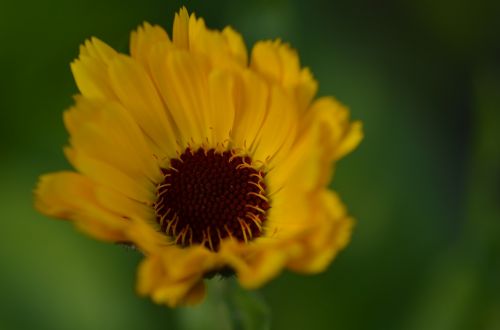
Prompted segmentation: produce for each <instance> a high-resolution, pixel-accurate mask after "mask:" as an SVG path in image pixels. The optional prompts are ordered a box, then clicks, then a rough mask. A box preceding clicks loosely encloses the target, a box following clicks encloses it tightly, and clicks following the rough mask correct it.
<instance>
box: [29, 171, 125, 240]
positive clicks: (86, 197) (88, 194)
mask: <svg viewBox="0 0 500 330" xmlns="http://www.w3.org/2000/svg"><path fill="white" fill-rule="evenodd" d="M95 189H96V186H95V185H94V184H93V183H92V182H91V181H90V180H89V179H88V178H86V177H84V176H82V175H80V174H77V173H73V172H58V173H52V174H47V175H44V176H42V177H40V181H39V183H38V185H37V187H36V189H35V207H36V209H37V210H38V211H40V212H41V213H43V214H45V215H48V216H51V217H56V218H61V219H70V220H73V221H75V224H76V225H77V227H79V228H80V229H82V230H84V231H86V232H87V233H89V234H90V235H92V236H94V237H96V238H98V239H102V240H108V241H123V240H126V236H125V234H124V232H125V230H126V226H127V225H128V223H127V221H126V220H125V219H124V218H123V217H122V216H121V215H119V214H116V213H112V212H110V211H109V210H108V209H106V205H103V204H101V203H100V202H99V201H98V200H97V198H96V196H95Z"/></svg>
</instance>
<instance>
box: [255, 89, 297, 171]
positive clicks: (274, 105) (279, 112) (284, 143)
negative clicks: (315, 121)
mask: <svg viewBox="0 0 500 330" xmlns="http://www.w3.org/2000/svg"><path fill="white" fill-rule="evenodd" d="M297 124H298V117H297V109H296V108H295V104H294V103H293V102H292V101H291V100H290V98H289V97H288V96H287V95H286V93H285V92H284V91H283V90H282V89H281V88H280V87H278V86H276V85H275V86H272V88H271V98H270V104H269V108H268V111H267V116H266V119H265V121H264V123H263V125H262V127H261V129H260V132H259V135H258V137H257V139H256V141H255V144H254V145H252V147H251V150H252V151H253V156H254V159H258V160H262V161H267V162H269V166H270V167H271V168H272V167H273V165H274V164H276V163H279V161H280V160H281V158H283V157H284V156H286V154H287V152H288V150H289V148H290V147H291V145H292V143H293V142H294V138H295V134H296V129H297Z"/></svg>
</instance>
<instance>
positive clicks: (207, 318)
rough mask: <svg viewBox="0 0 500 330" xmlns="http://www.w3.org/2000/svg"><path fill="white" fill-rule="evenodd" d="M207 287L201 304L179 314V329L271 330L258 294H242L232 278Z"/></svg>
mask: <svg viewBox="0 0 500 330" xmlns="http://www.w3.org/2000/svg"><path fill="white" fill-rule="evenodd" d="M207 284H208V296H207V299H206V301H205V302H204V303H203V304H201V305H200V306H198V307H192V308H183V309H180V310H179V314H178V315H179V323H180V326H181V328H182V329H186V330H188V329H189V330H198V329H200V330H201V329H214V330H215V329H218V330H267V329H270V324H271V322H270V321H271V318H270V316H271V313H270V310H269V307H268V306H267V304H266V303H265V301H264V300H263V298H262V297H261V296H260V295H259V294H258V292H252V291H247V290H243V289H242V288H240V286H239V285H238V283H237V282H236V281H235V279H233V278H225V279H217V278H214V279H212V280H210V281H209V282H208V283H207Z"/></svg>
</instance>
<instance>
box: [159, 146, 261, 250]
mask: <svg viewBox="0 0 500 330" xmlns="http://www.w3.org/2000/svg"><path fill="white" fill-rule="evenodd" d="M162 171H163V174H164V175H165V176H164V180H163V182H161V183H160V184H159V185H158V188H157V196H158V199H157V201H156V203H155V204H154V207H155V210H156V219H157V222H158V224H159V227H160V230H161V231H162V232H164V233H165V234H167V235H168V236H171V237H172V238H173V239H174V241H175V243H176V244H178V245H181V246H188V245H192V244H203V245H205V246H206V247H207V248H209V249H211V250H214V251H216V250H217V249H218V248H219V244H220V241H221V240H223V239H224V238H227V237H232V238H234V239H236V240H238V241H242V242H248V241H251V240H252V239H255V238H256V237H259V236H261V235H262V233H263V230H264V224H265V221H266V216H267V211H268V209H269V208H270V205H269V200H268V198H267V196H266V185H265V183H264V177H265V173H264V172H262V171H259V170H257V169H255V168H254V167H253V166H252V160H251V159H250V157H248V156H238V155H237V154H235V153H234V152H232V151H224V152H216V151H215V150H214V149H209V150H206V149H204V148H199V149H198V150H196V151H193V150H191V149H190V148H188V149H186V150H185V151H184V153H183V154H182V155H180V157H179V158H176V159H172V160H170V167H169V168H166V169H162Z"/></svg>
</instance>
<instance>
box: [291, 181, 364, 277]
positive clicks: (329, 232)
mask: <svg viewBox="0 0 500 330" xmlns="http://www.w3.org/2000/svg"><path fill="white" fill-rule="evenodd" d="M318 197H319V204H318V210H321V213H322V214H321V215H320V218H319V221H318V223H317V225H316V226H314V227H311V229H310V230H308V231H304V232H303V233H302V235H301V236H300V237H298V240H299V241H301V242H302V245H301V247H302V253H300V255H299V256H298V257H296V258H293V259H291V260H290V262H289V263H288V267H290V268H291V269H293V270H294V271H297V272H307V273H317V272H320V271H323V270H324V269H325V268H326V267H327V266H328V265H329V264H330V263H331V261H332V259H333V258H334V257H335V256H336V255H337V253H338V252H339V251H340V250H341V249H343V248H344V247H345V245H346V244H347V243H348V242H349V239H350V237H351V231H352V227H353V224H354V221H353V220H352V218H350V217H348V216H347V215H346V212H345V207H344V206H343V205H342V203H341V202H340V200H339V199H338V197H337V195H336V194H334V193H333V192H331V191H329V190H324V191H323V192H322V193H321V194H320V195H319V196H318Z"/></svg>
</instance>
